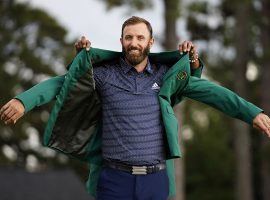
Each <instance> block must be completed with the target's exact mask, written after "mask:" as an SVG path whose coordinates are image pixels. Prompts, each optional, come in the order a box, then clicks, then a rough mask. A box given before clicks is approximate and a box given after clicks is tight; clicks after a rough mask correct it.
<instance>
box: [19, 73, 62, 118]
mask: <svg viewBox="0 0 270 200" xmlns="http://www.w3.org/2000/svg"><path fill="white" fill-rule="evenodd" d="M64 80H65V75H62V76H56V77H53V78H50V79H48V80H46V81H43V82H41V83H39V84H37V85H35V86H34V87H32V88H30V89H29V90H27V91H25V92H23V93H20V94H19V95H17V96H15V97H14V98H15V99H18V100H20V101H21V102H22V104H23V105H24V108H25V113H26V112H28V111H30V110H32V109H33V108H34V107H36V106H40V105H43V104H46V103H48V102H50V101H51V100H53V99H54V98H55V97H56V95H57V94H58V93H59V91H60V89H61V87H62V84H63V82H64Z"/></svg>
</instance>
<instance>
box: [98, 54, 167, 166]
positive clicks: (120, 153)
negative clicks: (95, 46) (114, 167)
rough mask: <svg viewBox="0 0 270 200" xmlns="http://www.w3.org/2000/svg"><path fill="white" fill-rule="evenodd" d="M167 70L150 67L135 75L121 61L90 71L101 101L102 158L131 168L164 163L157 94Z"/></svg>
mask: <svg viewBox="0 0 270 200" xmlns="http://www.w3.org/2000/svg"><path fill="white" fill-rule="evenodd" d="M167 70H168V68H167V67H166V66H164V65H158V66H156V65H151V63H150V62H149V61H148V63H147V66H146V68H145V70H144V71H143V72H137V71H136V69H135V68H134V67H133V66H131V65H129V64H128V63H127V62H126V61H125V60H124V59H122V58H120V60H119V62H117V63H114V64H105V65H103V66H100V67H96V68H94V79H95V83H96V89H97V90H98V92H99V94H100V97H101V102H102V123H103V124H102V155H103V158H104V159H108V160H113V161H116V162H122V163H126V164H132V165H151V164H157V163H160V162H163V161H164V160H165V144H164V141H165V140H164V137H165V135H164V127H163V124H162V118H161V111H160V105H159V100H158V92H159V89H160V87H161V84H162V77H163V76H164V74H165V73H166V72H167Z"/></svg>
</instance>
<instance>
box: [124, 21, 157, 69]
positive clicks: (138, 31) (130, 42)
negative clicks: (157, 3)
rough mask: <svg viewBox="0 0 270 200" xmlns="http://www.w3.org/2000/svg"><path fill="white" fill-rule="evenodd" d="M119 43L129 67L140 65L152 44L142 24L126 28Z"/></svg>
mask: <svg viewBox="0 0 270 200" xmlns="http://www.w3.org/2000/svg"><path fill="white" fill-rule="evenodd" d="M120 41H121V44H122V51H123V53H124V54H125V57H126V59H127V60H128V62H129V63H130V64H131V65H137V64H140V63H141V62H142V61H143V60H144V59H145V58H146V57H147V56H148V54H149V52H150V48H151V47H152V45H153V43H154V39H153V38H151V37H150V32H149V30H148V28H147V26H146V24H144V23H139V24H135V25H128V26H126V27H125V28H124V30H123V37H122V38H120Z"/></svg>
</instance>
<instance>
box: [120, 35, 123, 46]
mask: <svg viewBox="0 0 270 200" xmlns="http://www.w3.org/2000/svg"><path fill="white" fill-rule="evenodd" d="M120 43H121V44H122V46H123V38H122V37H120Z"/></svg>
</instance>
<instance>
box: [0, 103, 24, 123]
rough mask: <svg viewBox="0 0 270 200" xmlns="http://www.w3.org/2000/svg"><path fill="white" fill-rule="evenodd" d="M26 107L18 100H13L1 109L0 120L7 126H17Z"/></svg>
mask: <svg viewBox="0 0 270 200" xmlns="http://www.w3.org/2000/svg"><path fill="white" fill-rule="evenodd" d="M24 111H25V108H24V105H23V104H22V102H21V101H19V100H18V99H11V100H10V101H9V102H7V103H6V104H5V105H4V106H3V107H2V108H1V109H0V118H1V120H3V121H4V123H5V124H15V123H16V121H17V120H18V119H20V118H21V117H22V116H23V115H24Z"/></svg>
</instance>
